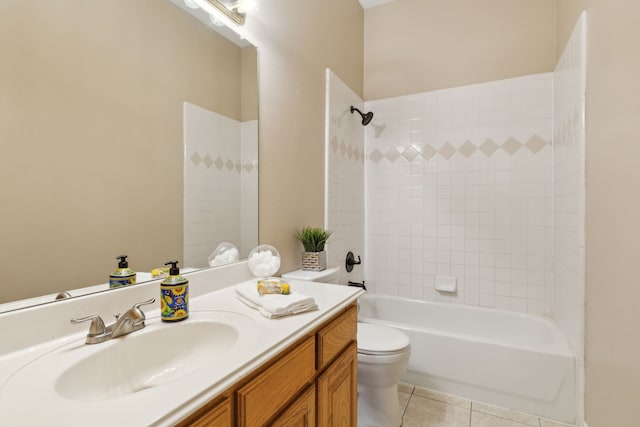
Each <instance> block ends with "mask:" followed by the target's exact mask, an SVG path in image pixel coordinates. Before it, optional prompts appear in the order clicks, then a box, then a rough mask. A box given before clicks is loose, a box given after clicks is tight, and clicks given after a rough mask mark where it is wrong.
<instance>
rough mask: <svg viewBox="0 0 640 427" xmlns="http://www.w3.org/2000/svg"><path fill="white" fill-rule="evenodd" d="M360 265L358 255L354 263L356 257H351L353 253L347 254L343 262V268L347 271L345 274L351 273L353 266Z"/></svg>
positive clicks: (360, 261)
mask: <svg viewBox="0 0 640 427" xmlns="http://www.w3.org/2000/svg"><path fill="white" fill-rule="evenodd" d="M360 264H362V260H361V259H360V255H358V261H356V257H355V256H354V255H353V252H351V251H349V252H347V258H346V259H345V261H344V268H346V269H347V273H351V271H352V270H353V266H354V265H360Z"/></svg>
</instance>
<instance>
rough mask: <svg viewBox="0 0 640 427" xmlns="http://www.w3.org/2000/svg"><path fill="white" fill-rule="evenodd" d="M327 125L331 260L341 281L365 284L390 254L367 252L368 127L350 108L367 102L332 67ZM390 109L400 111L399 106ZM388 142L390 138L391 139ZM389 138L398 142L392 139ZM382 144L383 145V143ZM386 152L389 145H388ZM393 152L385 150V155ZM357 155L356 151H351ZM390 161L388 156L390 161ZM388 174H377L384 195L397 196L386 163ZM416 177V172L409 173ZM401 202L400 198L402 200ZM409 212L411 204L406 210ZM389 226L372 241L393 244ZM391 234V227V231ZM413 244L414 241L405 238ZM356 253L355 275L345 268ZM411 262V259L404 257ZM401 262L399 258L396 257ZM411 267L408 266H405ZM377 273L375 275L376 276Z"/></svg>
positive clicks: (381, 216)
mask: <svg viewBox="0 0 640 427" xmlns="http://www.w3.org/2000/svg"><path fill="white" fill-rule="evenodd" d="M326 102H327V104H326V109H327V111H326V114H327V129H326V135H325V156H326V157H325V163H326V171H325V175H326V182H325V192H326V196H325V204H326V206H325V228H327V229H329V230H331V231H332V232H333V234H332V235H331V238H330V239H329V241H328V243H327V247H326V249H327V264H328V265H329V266H330V267H340V275H339V279H338V282H339V283H341V284H346V283H347V282H348V281H354V282H361V281H362V280H363V278H364V266H370V267H371V268H372V271H373V269H374V268H375V266H376V265H379V264H377V263H374V262H373V259H384V258H385V256H384V255H385V253H384V252H382V253H380V252H378V253H374V254H372V255H371V259H370V258H369V256H368V255H366V254H365V247H364V221H365V218H364V209H365V193H364V192H365V190H364V179H365V170H364V162H365V150H364V127H363V126H362V124H361V120H360V117H359V116H358V115H357V113H354V114H352V113H351V112H350V107H351V106H352V105H353V106H354V107H356V108H359V109H360V110H361V111H362V110H364V103H363V101H362V100H361V99H360V98H359V97H358V96H357V95H356V94H355V93H354V92H353V91H352V90H351V89H350V88H349V87H348V86H347V85H346V84H345V83H344V82H342V80H340V78H339V77H338V76H337V75H336V74H335V73H333V72H332V71H331V70H327V96H326ZM390 111H394V109H393V108H391V109H390ZM385 142H387V141H385ZM388 142H392V140H389V141H388ZM336 146H340V147H343V146H344V147H346V149H345V150H342V149H336V148H335V147H336ZM381 148H382V146H381ZM382 149H383V150H385V149H384V148H382ZM386 152H387V151H386V150H385V153H386ZM350 153H351V154H350ZM384 161H386V160H384ZM381 166H382V167H381V171H382V174H381V175H380V176H379V177H377V178H379V180H378V179H377V182H378V184H379V186H380V187H381V194H380V195H379V197H381V198H385V199H386V198H387V197H389V196H392V195H393V192H392V191H391V188H389V187H387V184H386V183H385V180H384V177H385V175H386V174H387V172H394V171H393V170H391V169H386V168H385V167H384V166H383V165H382V164H381ZM409 177H410V175H409ZM407 189H408V192H407V194H405V198H404V199H403V201H404V200H409V199H410V193H411V187H410V186H409V187H407ZM396 203H397V201H396ZM371 210H372V213H373V212H375V213H373V215H371V216H370V217H369V220H370V221H373V223H374V224H376V225H381V224H388V217H387V212H385V211H384V210H380V209H377V208H376V207H375V206H373V207H372V209H371ZM405 211H406V212H408V211H409V210H408V207H407V208H405ZM397 225H399V226H401V227H407V230H406V231H404V232H402V230H398V231H399V232H400V233H402V234H404V235H409V234H410V233H409V227H410V224H409V223H408V222H403V223H399V224H397ZM386 228H387V227H381V226H377V227H376V233H375V239H374V238H372V239H371V241H376V242H379V243H380V244H386V243H387V240H388V239H387V236H388V234H386V233H380V230H385V229H386ZM389 233H391V231H389ZM403 242H406V243H407V244H408V245H409V247H410V246H411V240H408V239H405V240H403ZM349 251H351V252H353V253H354V255H355V256H360V257H361V259H362V260H363V264H364V265H356V266H354V269H353V271H352V272H351V273H347V271H346V269H345V268H344V260H345V257H346V255H347V252H349ZM401 260H402V261H406V260H407V258H401ZM396 261H397V258H396ZM402 267H405V266H402ZM388 268H389V269H390V271H393V272H395V271H405V272H406V274H409V272H410V268H403V269H402V270H398V266H397V262H396V263H393V262H391V263H389V264H388ZM370 276H373V274H370ZM402 281H403V286H405V287H406V285H409V281H408V279H407V277H405V276H402ZM378 282H379V281H376V282H375V283H368V284H367V287H368V288H371V289H374V288H375V289H377V286H376V285H377V283H378ZM380 285H381V286H380V287H382V288H386V289H387V291H388V292H392V293H394V294H395V293H396V292H397V289H398V288H397V287H396V284H393V285H390V284H389V283H388V279H387V281H382V282H381V283H380ZM405 287H403V293H404V294H407V293H408V294H410V293H411V292H410V289H409V288H405Z"/></svg>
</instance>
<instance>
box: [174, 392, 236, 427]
mask: <svg viewBox="0 0 640 427" xmlns="http://www.w3.org/2000/svg"><path fill="white" fill-rule="evenodd" d="M231 421H232V419H231V399H228V398H227V399H224V400H223V401H221V402H219V403H217V404H215V405H206V406H205V407H204V408H202V409H200V410H199V411H197V412H196V413H195V414H193V415H192V416H190V417H189V418H187V419H186V420H185V421H182V422H181V423H179V424H178V427H187V426H189V427H231Z"/></svg>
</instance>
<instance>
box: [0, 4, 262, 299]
mask: <svg viewBox="0 0 640 427" xmlns="http://www.w3.org/2000/svg"><path fill="white" fill-rule="evenodd" d="M188 9H189V8H188V7H186V6H185V5H184V3H183V1H182V0H136V1H131V0H108V1H101V2H97V1H78V0H55V1H54V0H43V1H39V2H35V3H34V2H25V1H23V0H7V1H2V2H0V52H2V55H0V86H1V88H0V141H2V148H3V150H2V151H3V153H2V156H0V200H2V202H3V203H2V205H3V209H2V212H3V213H2V220H1V221H0V236H1V240H0V241H1V243H2V244H1V246H0V268H1V271H2V280H3V284H2V286H0V311H5V310H7V309H14V308H15V307H16V304H17V303H16V301H20V304H21V305H22V302H23V301H24V300H26V299H29V301H33V302H34V303H40V302H44V300H43V298H45V299H46V301H49V299H50V298H49V297H50V295H56V294H57V293H58V292H61V291H71V295H72V296H74V292H73V291H72V290H75V289H77V288H83V287H91V288H92V289H96V290H102V289H107V286H106V285H103V284H105V283H107V282H108V278H109V274H110V272H111V271H113V270H114V269H115V267H116V266H117V261H116V259H115V257H116V256H118V255H122V254H126V255H128V260H129V265H130V267H131V268H133V269H134V270H136V271H139V272H150V271H151V270H152V269H154V268H157V267H160V266H162V264H163V263H164V262H166V261H169V260H172V259H178V260H180V261H181V265H182V266H184V267H191V268H202V267H207V266H208V265H209V264H208V260H207V257H208V255H209V254H210V253H211V252H213V251H214V250H215V248H216V247H217V246H218V245H219V244H220V243H221V242H230V243H232V244H234V245H235V246H236V247H237V248H238V249H239V251H240V258H243V257H245V258H246V256H247V254H248V251H249V250H250V249H251V248H252V247H253V246H255V245H256V244H257V238H258V237H257V236H258V234H257V224H258V216H257V215H258V213H257V210H258V207H257V188H258V183H257V176H258V173H257V142H258V141H257V138H258V132H257V129H258V124H257V119H258V112H257V108H258V107H257V105H258V102H257V52H256V49H255V47H253V46H250V45H249V44H248V43H246V41H243V40H240V39H239V38H237V37H236V36H235V35H234V34H233V33H232V32H230V31H228V30H227V31H226V35H225V36H222V35H221V34H219V32H217V31H215V29H216V26H215V25H213V24H211V23H210V22H209V21H208V20H207V19H202V17H198V16H197V13H196V12H194V11H189V10H188ZM234 37H236V38H235V39H234ZM232 39H233V41H232ZM140 277H141V278H142V279H144V277H146V276H144V275H142V276H140ZM139 281H140V279H139ZM43 296H44V297H43Z"/></svg>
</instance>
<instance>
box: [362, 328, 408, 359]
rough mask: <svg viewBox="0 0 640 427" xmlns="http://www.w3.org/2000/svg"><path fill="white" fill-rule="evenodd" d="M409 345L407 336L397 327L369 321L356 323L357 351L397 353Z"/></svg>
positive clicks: (365, 352)
mask: <svg viewBox="0 0 640 427" xmlns="http://www.w3.org/2000/svg"><path fill="white" fill-rule="evenodd" d="M408 346H409V337H408V336H406V335H405V334H404V333H402V332H400V331H399V330H397V329H393V328H389V327H387V326H381V325H374V324H371V323H358V352H359V353H364V354H389V353H398V352H399V351H402V350H404V349H405V348H407V347H408Z"/></svg>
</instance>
